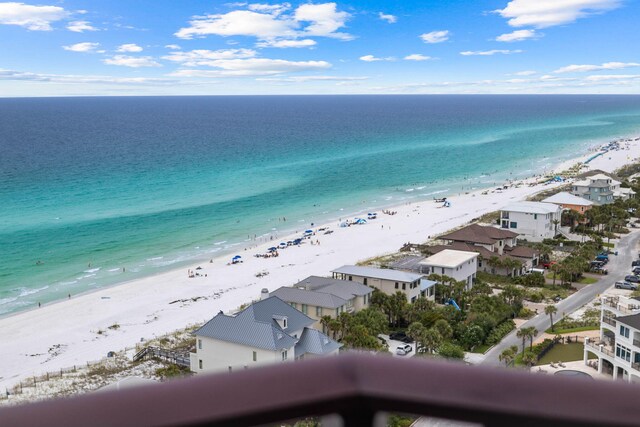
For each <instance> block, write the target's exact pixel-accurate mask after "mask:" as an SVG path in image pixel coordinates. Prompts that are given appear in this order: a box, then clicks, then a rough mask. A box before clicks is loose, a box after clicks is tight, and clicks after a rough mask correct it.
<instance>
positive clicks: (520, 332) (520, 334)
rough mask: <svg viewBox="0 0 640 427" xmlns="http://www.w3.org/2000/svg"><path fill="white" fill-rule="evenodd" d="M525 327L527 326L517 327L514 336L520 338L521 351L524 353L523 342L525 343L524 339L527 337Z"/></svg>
mask: <svg viewBox="0 0 640 427" xmlns="http://www.w3.org/2000/svg"><path fill="white" fill-rule="evenodd" d="M526 329H527V328H524V329H522V328H521V329H518V332H516V337H518V338H522V352H523V353H524V343H525V340H526V339H527V334H526V332H527V331H526Z"/></svg>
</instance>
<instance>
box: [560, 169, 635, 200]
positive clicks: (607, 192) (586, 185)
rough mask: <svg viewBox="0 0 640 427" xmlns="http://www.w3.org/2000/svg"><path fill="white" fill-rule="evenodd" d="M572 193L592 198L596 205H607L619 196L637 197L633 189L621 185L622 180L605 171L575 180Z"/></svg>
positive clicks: (624, 197)
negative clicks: (606, 173) (617, 179)
mask: <svg viewBox="0 0 640 427" xmlns="http://www.w3.org/2000/svg"><path fill="white" fill-rule="evenodd" d="M571 194H573V195H574V196H578V197H582V198H584V199H587V200H591V201H592V202H593V203H595V204H596V205H607V204H609V203H613V201H614V199H617V198H621V199H623V200H626V199H629V198H632V197H635V192H634V191H633V190H631V189H630V188H622V187H620V181H616V180H615V179H613V178H611V177H610V176H608V175H605V174H603V173H599V174H596V175H592V176H589V177H587V178H585V179H583V180H581V181H576V182H574V183H573V186H572V190H571Z"/></svg>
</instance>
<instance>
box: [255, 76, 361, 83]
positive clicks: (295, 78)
mask: <svg viewBox="0 0 640 427" xmlns="http://www.w3.org/2000/svg"><path fill="white" fill-rule="evenodd" d="M368 78H369V77H341V76H291V77H261V78H257V79H256V80H257V81H260V82H276V83H288V82H290V83H304V82H324V81H330V82H349V81H359V80H367V79H368Z"/></svg>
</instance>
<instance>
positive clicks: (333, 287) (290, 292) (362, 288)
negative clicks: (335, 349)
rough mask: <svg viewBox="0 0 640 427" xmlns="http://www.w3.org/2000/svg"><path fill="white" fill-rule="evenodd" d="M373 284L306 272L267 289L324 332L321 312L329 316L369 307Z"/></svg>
mask: <svg viewBox="0 0 640 427" xmlns="http://www.w3.org/2000/svg"><path fill="white" fill-rule="evenodd" d="M372 293H373V288H370V287H369V286H366V285H363V284H362V283H358V282H354V281H348V280H338V279H333V278H331V277H318V276H309V277H307V278H306V279H304V280H301V281H300V282H298V283H296V284H295V285H293V286H292V287H285V286H283V287H281V288H278V289H276V290H275V291H273V292H271V293H270V295H271V296H276V297H278V298H280V299H281V300H282V301H284V302H286V303H288V304H290V305H291V306H292V307H293V308H296V309H298V310H300V311H301V312H302V313H303V314H306V315H307V316H309V317H310V318H312V319H313V320H314V321H315V323H314V324H313V327H314V328H315V329H318V330H321V331H323V332H326V331H325V330H324V328H323V326H322V324H321V323H320V320H321V319H322V317H323V316H329V317H331V318H332V319H335V318H337V317H338V316H339V315H340V313H355V312H358V311H360V310H362V309H365V308H367V307H369V303H370V301H371V294H372Z"/></svg>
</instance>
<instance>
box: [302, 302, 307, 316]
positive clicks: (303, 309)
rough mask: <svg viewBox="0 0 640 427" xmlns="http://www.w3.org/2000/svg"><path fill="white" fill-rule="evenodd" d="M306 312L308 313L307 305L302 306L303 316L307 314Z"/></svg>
mask: <svg viewBox="0 0 640 427" xmlns="http://www.w3.org/2000/svg"><path fill="white" fill-rule="evenodd" d="M307 311H308V310H307V304H302V312H303V313H304V314H307Z"/></svg>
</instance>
